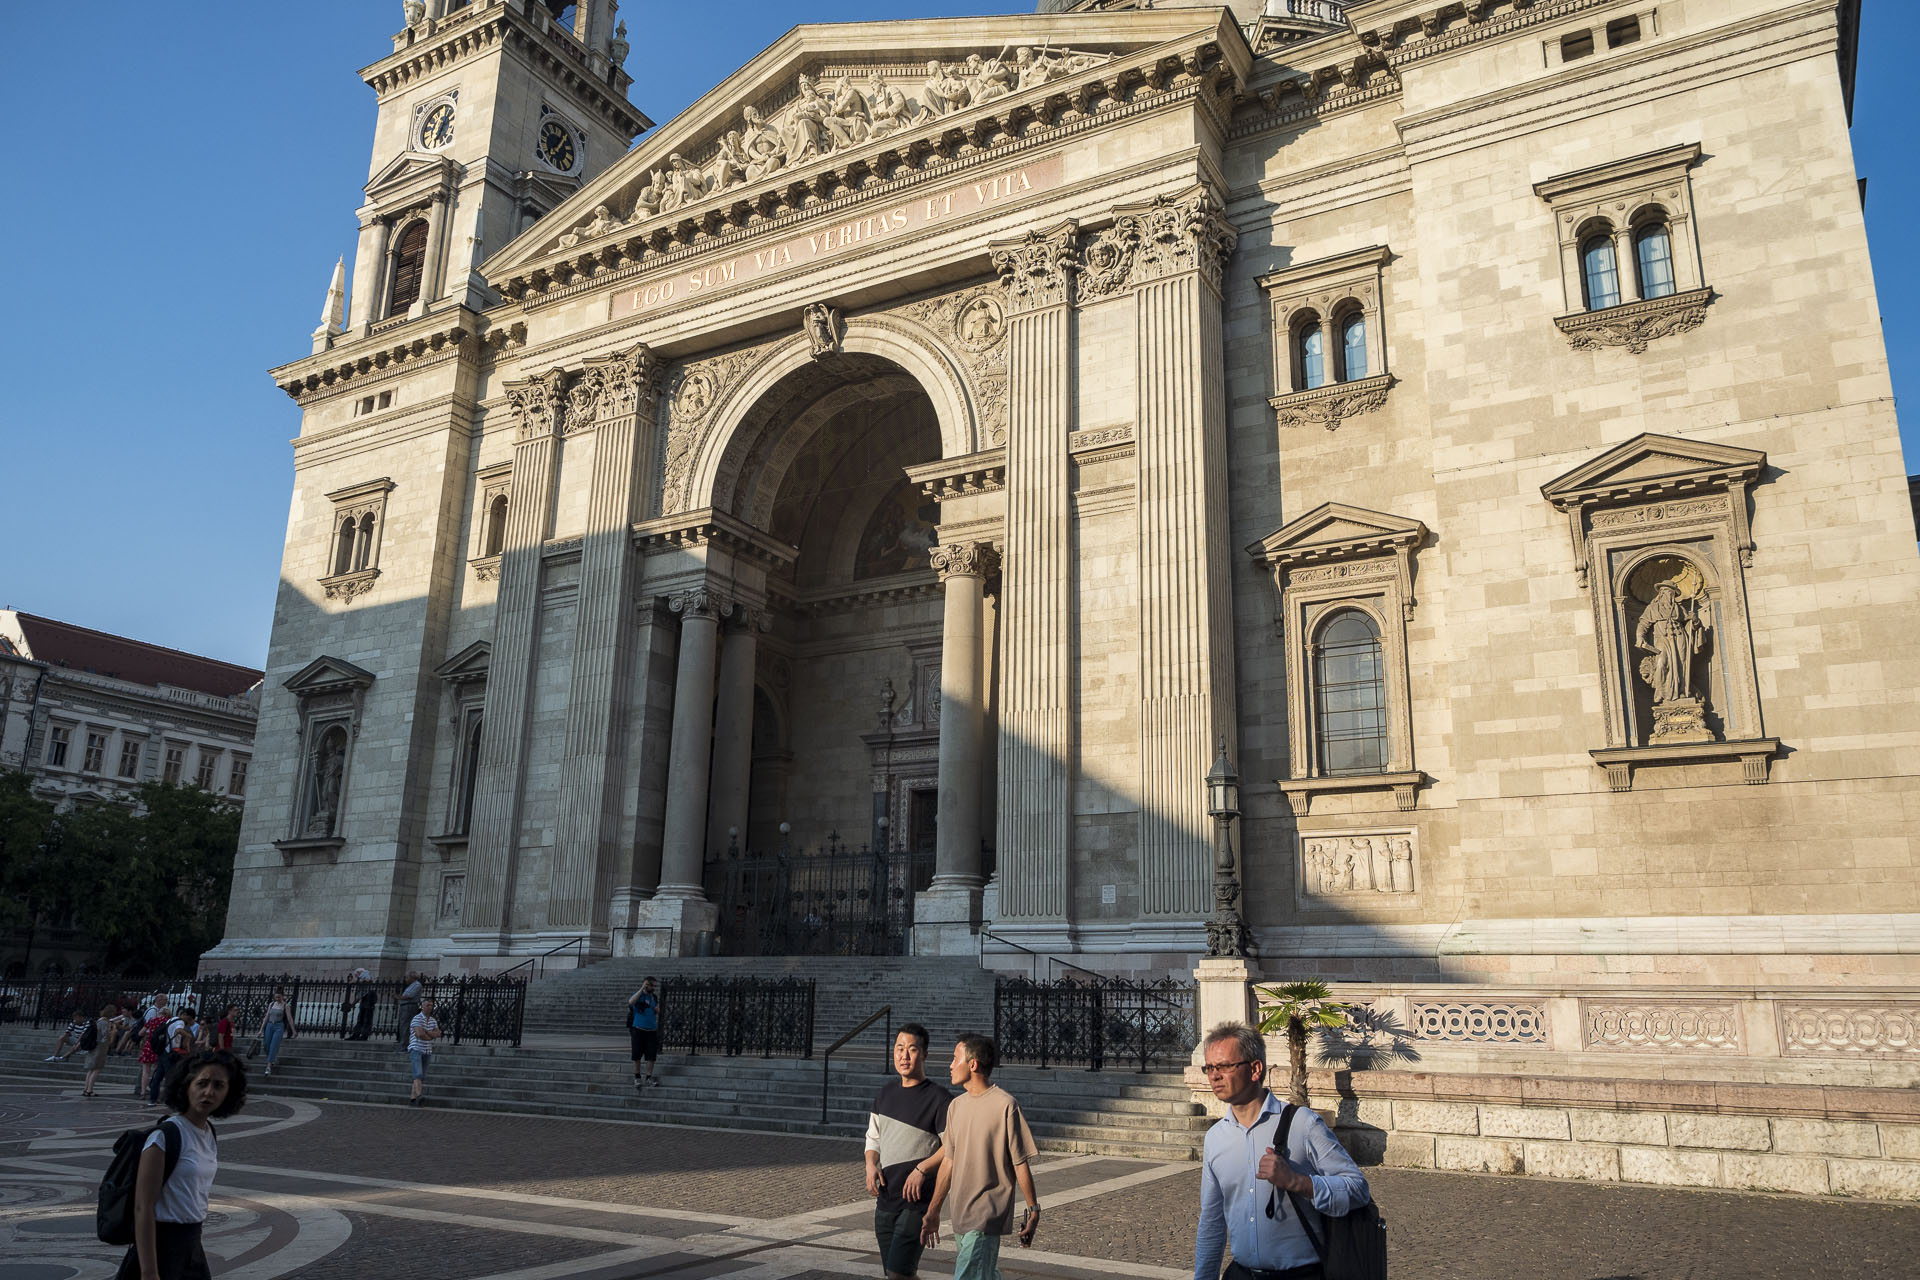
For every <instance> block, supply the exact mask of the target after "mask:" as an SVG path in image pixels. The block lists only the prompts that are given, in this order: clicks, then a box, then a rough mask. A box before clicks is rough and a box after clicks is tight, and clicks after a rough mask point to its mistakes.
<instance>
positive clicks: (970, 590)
mask: <svg viewBox="0 0 1920 1280" xmlns="http://www.w3.org/2000/svg"><path fill="white" fill-rule="evenodd" d="M931 557H932V560H933V568H934V572H936V573H938V574H939V575H940V582H941V586H942V589H943V590H944V592H945V595H946V602H945V604H946V607H945V611H944V614H943V617H942V621H941V627H940V810H939V814H940V818H939V823H940V825H939V827H938V829H937V832H936V840H935V844H934V874H933V888H935V889H941V888H959V889H978V888H979V887H980V751H981V741H982V739H983V738H984V737H985V735H986V716H987V704H986V698H985V696H984V695H985V689H984V687H983V684H984V682H983V680H982V679H981V666H982V662H983V655H982V649H981V640H980V631H981V621H982V608H981V604H982V598H983V594H984V592H985V590H986V581H987V577H988V576H989V575H990V574H991V573H992V572H993V570H994V566H995V564H996V562H997V559H998V557H997V556H996V554H995V553H994V549H993V545H992V544H991V543H986V542H950V543H947V544H946V545H944V546H939V547H935V548H934V549H933V551H932V552H931Z"/></svg>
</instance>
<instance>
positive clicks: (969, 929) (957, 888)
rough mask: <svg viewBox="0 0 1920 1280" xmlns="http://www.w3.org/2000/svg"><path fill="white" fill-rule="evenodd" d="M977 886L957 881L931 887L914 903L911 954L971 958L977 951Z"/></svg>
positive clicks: (978, 910)
mask: <svg viewBox="0 0 1920 1280" xmlns="http://www.w3.org/2000/svg"><path fill="white" fill-rule="evenodd" d="M980 894H981V890H980V886H979V884H977V883H968V882H966V881H964V880H960V881H958V882H957V883H948V884H941V883H940V881H939V880H937V879H936V880H935V881H934V882H933V884H932V886H931V887H929V888H927V889H926V890H924V891H923V892H921V893H919V894H916V895H915V896H914V899H913V954H915V955H917V956H970V955H973V954H974V953H975V951H977V950H978V948H979V945H980V944H979V942H978V941H977V940H976V938H975V934H976V932H977V931H978V929H979V927H980Z"/></svg>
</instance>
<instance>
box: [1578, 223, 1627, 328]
mask: <svg viewBox="0 0 1920 1280" xmlns="http://www.w3.org/2000/svg"><path fill="white" fill-rule="evenodd" d="M1580 278H1581V281H1582V283H1583V284H1584V286H1585V288H1586V294H1587V310H1589V311H1604V310H1605V309H1606V308H1608V307H1617V306H1619V305H1620V265H1619V263H1618V262H1616V261H1615V259H1614V256H1613V237H1612V236H1610V235H1608V234H1607V233H1606V232H1604V231H1602V232H1599V233H1597V234H1595V235H1593V236H1590V237H1588V238H1587V240H1585V241H1584V242H1583V243H1582V244H1581V246H1580Z"/></svg>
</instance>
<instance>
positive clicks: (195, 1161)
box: [114, 1049, 247, 1280]
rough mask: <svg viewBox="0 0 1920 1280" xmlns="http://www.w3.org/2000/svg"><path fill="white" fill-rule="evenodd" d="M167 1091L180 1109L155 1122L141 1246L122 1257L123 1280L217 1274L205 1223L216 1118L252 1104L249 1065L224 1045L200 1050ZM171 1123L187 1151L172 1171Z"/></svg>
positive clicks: (188, 1279) (140, 1200)
mask: <svg viewBox="0 0 1920 1280" xmlns="http://www.w3.org/2000/svg"><path fill="white" fill-rule="evenodd" d="M162 1096H163V1099H164V1101H165V1102H166V1104H167V1109H168V1110H169V1111H171V1112H173V1114H172V1115H170V1116H168V1117H167V1118H166V1119H165V1120H162V1121H161V1122H160V1123H159V1124H157V1125H155V1126H154V1128H153V1132H152V1133H150V1134H148V1135H147V1144H146V1148H145V1149H144V1150H143V1151H141V1153H140V1173H139V1176H138V1180H137V1181H135V1183H134V1185H133V1247H132V1248H130V1249H128V1250H127V1254H126V1256H125V1257H124V1258H122V1259H120V1270H119V1271H117V1272H115V1273H114V1275H115V1280H211V1277H212V1275H213V1272H212V1271H211V1270H210V1269H209V1268H208V1266H207V1254H206V1251H205V1250H204V1249H203V1248H201V1245H200V1229H201V1227H202V1226H203V1225H204V1224H205V1222H206V1220H207V1198H208V1195H209V1193H210V1192H211V1191H212V1190H213V1175H214V1172H215V1170H216V1169H217V1168H218V1167H219V1163H220V1151H219V1144H218V1142H217V1141H216V1140H215V1137H214V1132H213V1124H212V1121H214V1120H221V1119H225V1118H226V1117H227V1116H230V1115H233V1114H234V1113H235V1112H237V1111H239V1110H240V1108H241V1107H243V1106H245V1105H246V1101H247V1069H246V1068H245V1067H244V1066H242V1065H241V1063H240V1060H239V1059H238V1058H236V1057H234V1056H233V1055H232V1054H231V1053H228V1052H227V1051H226V1050H224V1049H211V1050H205V1051H203V1052H200V1053H195V1054H192V1055H190V1056H188V1057H187V1058H186V1059H184V1060H183V1061H182V1062H181V1063H180V1065H179V1066H177V1067H175V1068H174V1069H173V1071H172V1072H171V1073H169V1074H168V1076H167V1082H166V1086H165V1091H164V1093H163V1095H162ZM169 1127H171V1128H173V1129H174V1130H175V1131H176V1134H175V1140H177V1141H178V1144H179V1152H180V1155H179V1159H178V1161H177V1163H176V1164H175V1165H174V1167H173V1171H172V1172H171V1173H168V1172H167V1147H168V1146H169V1145H170V1142H169V1137H168V1134H167V1132H166V1130H167V1129H168V1128H169Z"/></svg>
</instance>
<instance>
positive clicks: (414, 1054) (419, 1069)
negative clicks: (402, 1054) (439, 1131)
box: [407, 995, 440, 1107]
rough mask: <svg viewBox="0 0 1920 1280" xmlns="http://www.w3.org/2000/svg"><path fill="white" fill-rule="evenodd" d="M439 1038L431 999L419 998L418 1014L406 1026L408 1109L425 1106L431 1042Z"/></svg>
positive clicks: (427, 997)
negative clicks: (410, 1088) (409, 1072)
mask: <svg viewBox="0 0 1920 1280" xmlns="http://www.w3.org/2000/svg"><path fill="white" fill-rule="evenodd" d="M439 1038H440V1024H439V1023H438V1022H435V1021H434V1018H433V997H432V996H429V995H423V996H421V997H420V1012H418V1013H416V1014H414V1015H413V1021H412V1022H410V1023H408V1024H407V1061H408V1062H410V1063H412V1064H413V1094H412V1096H410V1097H409V1098H408V1099H407V1105H408V1106H410V1107H424V1106H426V1105H427V1099H426V1092H427V1063H429V1062H431V1061H432V1060H433V1042H434V1041H435V1040H438V1039H439Z"/></svg>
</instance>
